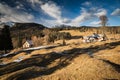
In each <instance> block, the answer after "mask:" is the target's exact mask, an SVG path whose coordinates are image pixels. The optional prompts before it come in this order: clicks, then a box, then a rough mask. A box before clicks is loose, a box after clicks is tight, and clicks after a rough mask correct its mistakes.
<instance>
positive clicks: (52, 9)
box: [41, 2, 61, 19]
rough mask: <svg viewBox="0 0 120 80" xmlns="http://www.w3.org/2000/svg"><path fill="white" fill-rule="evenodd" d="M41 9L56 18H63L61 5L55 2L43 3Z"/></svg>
mask: <svg viewBox="0 0 120 80" xmlns="http://www.w3.org/2000/svg"><path fill="white" fill-rule="evenodd" d="M41 9H42V10H43V11H44V12H45V13H46V14H48V15H49V16H51V17H53V18H55V19H60V18H61V10H60V7H59V6H57V5H56V4H54V3H51V2H48V3H45V4H43V5H41Z"/></svg>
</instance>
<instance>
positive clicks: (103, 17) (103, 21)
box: [99, 15, 108, 27]
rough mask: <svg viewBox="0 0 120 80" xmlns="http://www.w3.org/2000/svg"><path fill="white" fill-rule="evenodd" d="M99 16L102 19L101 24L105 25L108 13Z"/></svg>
mask: <svg viewBox="0 0 120 80" xmlns="http://www.w3.org/2000/svg"><path fill="white" fill-rule="evenodd" d="M99 18H100V21H101V25H102V26H103V27H105V26H106V24H107V21H108V18H107V16H106V15H101V16H100V17H99Z"/></svg>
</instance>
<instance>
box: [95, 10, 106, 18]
mask: <svg viewBox="0 0 120 80" xmlns="http://www.w3.org/2000/svg"><path fill="white" fill-rule="evenodd" d="M106 14H107V11H106V10H105V9H103V8H102V9H98V10H97V12H96V13H95V15H96V16H98V17H100V16H102V15H106Z"/></svg>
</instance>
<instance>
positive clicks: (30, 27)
mask: <svg viewBox="0 0 120 80" xmlns="http://www.w3.org/2000/svg"><path fill="white" fill-rule="evenodd" d="M46 28H47V27H45V26H44V25H42V24H37V23H15V24H14V25H13V26H12V27H10V31H11V36H12V37H17V36H18V34H20V35H21V36H24V35H26V36H31V35H39V34H40V33H41V31H42V30H43V29H46Z"/></svg>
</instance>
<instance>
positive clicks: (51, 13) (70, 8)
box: [0, 0, 120, 27]
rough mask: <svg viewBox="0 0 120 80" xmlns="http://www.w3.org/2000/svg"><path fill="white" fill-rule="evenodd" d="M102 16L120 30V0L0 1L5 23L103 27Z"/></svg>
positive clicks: (0, 19) (0, 9)
mask: <svg viewBox="0 0 120 80" xmlns="http://www.w3.org/2000/svg"><path fill="white" fill-rule="evenodd" d="M101 15H106V16H107V17H108V25H110V26H120V0H0V21H1V22H9V21H13V22H35V23H40V24H43V25H45V26H48V27H51V26H55V25H62V24H65V25H72V26H100V20H99V16H101Z"/></svg>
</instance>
